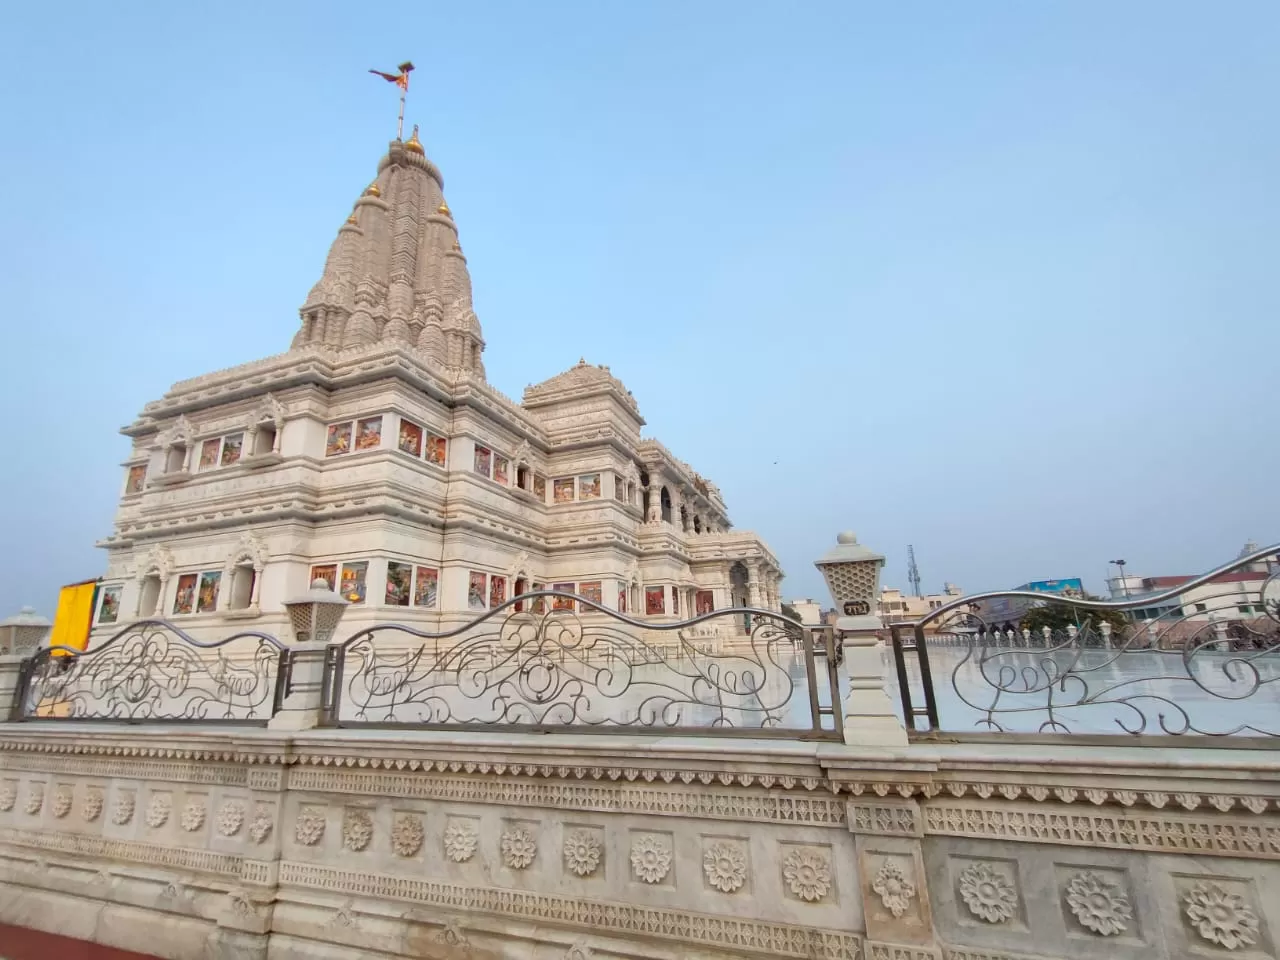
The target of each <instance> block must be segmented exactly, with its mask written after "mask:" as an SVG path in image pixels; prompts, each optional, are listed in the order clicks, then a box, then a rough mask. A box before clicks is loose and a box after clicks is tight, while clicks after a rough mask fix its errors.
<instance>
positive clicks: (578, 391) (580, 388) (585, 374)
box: [523, 358, 640, 414]
mask: <svg viewBox="0 0 1280 960" xmlns="http://www.w3.org/2000/svg"><path fill="white" fill-rule="evenodd" d="M602 390H603V391H607V392H609V393H612V394H613V395H614V396H616V397H617V398H618V399H619V400H620V401H621V402H622V403H624V404H625V405H626V406H628V407H630V408H631V410H632V411H634V412H635V413H636V414H639V413H640V406H639V404H637V403H636V398H635V397H633V396H632V395H631V391H630V390H628V389H627V388H626V386H624V385H623V383H622V381H621V380H619V379H618V378H617V377H615V376H614V375H613V374H612V373H610V372H609V368H608V367H606V366H596V365H594V364H590V363H587V361H586V358H582V359H580V360H579V361H578V362H577V363H576V364H575V365H574V366H572V367H570V368H569V369H568V370H566V371H564V372H563V373H557V374H556V375H555V376H554V377H550V378H549V379H547V380H543V381H542V382H541V383H535V384H532V385H530V386H528V387H525V389H524V400H523V403H524V405H525V406H537V405H539V404H542V403H551V402H556V401H559V400H562V399H567V398H568V397H569V396H577V395H585V394H590V393H597V392H600V391H602Z"/></svg>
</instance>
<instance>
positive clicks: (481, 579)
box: [467, 570, 489, 610]
mask: <svg viewBox="0 0 1280 960" xmlns="http://www.w3.org/2000/svg"><path fill="white" fill-rule="evenodd" d="M488 580H489V576H488V574H485V573H481V572H480V571H479V570H472V571H471V574H470V576H469V577H468V578H467V607H468V608H469V609H471V610H484V609H485V608H486V599H487V597H488V592H487V589H486V588H487V586H488Z"/></svg>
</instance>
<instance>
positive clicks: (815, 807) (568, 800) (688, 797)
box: [289, 767, 845, 826]
mask: <svg viewBox="0 0 1280 960" xmlns="http://www.w3.org/2000/svg"><path fill="white" fill-rule="evenodd" d="M289 789H290V790H296V791H303V792H314V793H338V794H357V795H362V796H378V797H399V798H403V799H412V800H444V801H452V802H459V803H483V804H499V805H504V806H528V807H544V808H553V809H562V810H584V811H585V810H590V811H598V812H602V813H629V814H644V815H667V816H678V817H702V818H713V819H726V820H752V821H763V822H770V823H795V824H809V825H815V826H829V825H830V826H838V825H842V824H843V823H844V822H845V810H844V802H843V801H841V800H838V799H836V798H834V797H824V796H821V795H812V794H800V795H789V794H783V793H776V792H763V791H761V792H751V793H747V792H745V791H734V792H731V791H715V790H707V789H705V788H703V789H698V790H682V789H679V788H674V787H661V786H657V785H643V786H641V785H638V784H635V785H625V786H624V785H620V784H613V785H608V784H591V785H586V784H572V783H558V782H555V781H551V782H543V781H537V780H524V779H521V780H515V779H499V778H494V777H450V776H432V775H430V774H413V773H378V772H373V771H361V770H334V769H331V768H325V767H294V768H292V769H291V770H290V772H289Z"/></svg>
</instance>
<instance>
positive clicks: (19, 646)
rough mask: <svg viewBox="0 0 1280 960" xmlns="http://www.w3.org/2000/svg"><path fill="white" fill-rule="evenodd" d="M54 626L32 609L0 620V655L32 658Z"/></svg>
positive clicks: (28, 608)
mask: <svg viewBox="0 0 1280 960" xmlns="http://www.w3.org/2000/svg"><path fill="white" fill-rule="evenodd" d="M52 627H53V624H52V623H50V622H49V621H48V620H46V619H45V618H44V617H42V616H40V615H39V614H38V613H36V612H35V610H33V609H32V608H31V607H23V608H22V609H21V610H20V611H18V613H16V614H14V615H13V616H12V617H8V618H6V619H4V620H0V655H4V654H13V655H21V656H30V655H31V654H33V653H35V652H36V650H37V649H39V647H40V645H41V644H42V643H43V642H44V640H45V638H46V637H48V636H49V630H50V629H51V628H52Z"/></svg>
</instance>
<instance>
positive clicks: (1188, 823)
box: [923, 801, 1280, 860]
mask: <svg viewBox="0 0 1280 960" xmlns="http://www.w3.org/2000/svg"><path fill="white" fill-rule="evenodd" d="M923 812H924V820H925V832H926V833H928V834H931V835H937V836H950V837H981V838H984V839H991V840H1023V841H1028V842H1031V843H1061V844H1069V845H1077V846H1091V847H1107V848H1111V849H1119V850H1141V851H1150V852H1161V853H1181V854H1206V855H1209V856H1219V857H1248V858H1251V859H1259V860H1276V859H1280V821H1278V820H1277V818H1274V817H1267V818H1265V819H1263V818H1250V819H1247V820H1246V819H1239V818H1234V817H1233V818H1227V817H1222V816H1213V815H1206V816H1200V817H1196V816H1187V815H1182V816H1179V815H1178V814H1174V813H1168V814H1163V813H1161V814H1152V813H1146V812H1143V813H1120V812H1111V811H1109V810H1094V811H1080V812H1076V811H1074V810H1072V811H1064V810H1061V809H1058V810H1054V809H1052V808H1048V807H1045V806H1039V805H1035V804H1027V803H997V802H990V803H940V802H937V801H935V802H933V803H929V804H926V805H925V806H924V811H923Z"/></svg>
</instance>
